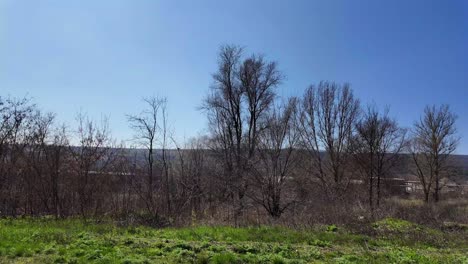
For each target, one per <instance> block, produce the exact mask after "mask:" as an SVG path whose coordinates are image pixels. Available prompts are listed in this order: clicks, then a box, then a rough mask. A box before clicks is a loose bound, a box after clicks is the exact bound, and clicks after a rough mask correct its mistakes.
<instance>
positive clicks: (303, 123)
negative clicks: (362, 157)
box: [297, 81, 359, 198]
mask: <svg viewBox="0 0 468 264" xmlns="http://www.w3.org/2000/svg"><path fill="white" fill-rule="evenodd" d="M358 114H359V100H358V99H356V98H354V95H353V91H352V90H351V89H350V88H349V85H348V84H344V85H339V84H336V83H334V82H326V81H325V82H320V83H319V85H318V86H317V87H315V86H311V87H310V88H309V89H307V90H306V92H305V94H304V98H303V100H302V105H301V113H300V115H299V119H298V120H297V126H298V129H299V132H300V135H301V145H302V147H303V148H304V149H305V150H306V152H307V156H308V159H309V160H310V165H311V166H310V167H309V168H308V170H309V173H310V174H311V175H312V176H313V177H314V178H315V179H318V181H319V183H320V185H321V186H322V189H323V190H324V191H325V193H326V194H327V195H328V197H330V198H336V197H339V196H341V195H342V194H344V192H345V191H346V189H347V187H348V184H349V178H350V175H349V174H350V173H351V172H352V170H351V169H350V168H349V167H348V165H349V163H350V160H351V159H350V158H351V154H352V150H351V148H350V146H351V144H350V143H351V139H352V136H353V132H354V124H355V122H356V120H357V117H358ZM308 164H309V163H308Z"/></svg>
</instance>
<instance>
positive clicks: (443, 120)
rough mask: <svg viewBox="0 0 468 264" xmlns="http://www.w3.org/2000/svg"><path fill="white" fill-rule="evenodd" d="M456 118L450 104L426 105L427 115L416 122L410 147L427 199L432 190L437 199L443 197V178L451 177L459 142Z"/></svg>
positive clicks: (416, 171) (425, 198)
mask: <svg viewBox="0 0 468 264" xmlns="http://www.w3.org/2000/svg"><path fill="white" fill-rule="evenodd" d="M456 119H457V117H456V115H455V114H454V113H453V112H451V111H450V108H449V106H448V105H441V106H440V107H436V106H427V107H426V108H425V109H424V115H423V116H422V117H421V119H420V120H419V121H417V122H415V124H414V127H413V131H412V136H413V138H412V140H411V146H410V151H411V154H412V158H413V161H414V165H415V170H414V172H413V173H414V174H415V175H416V176H418V178H419V181H420V182H421V185H422V187H423V191H424V200H425V201H426V202H429V194H430V193H431V192H433V194H434V201H435V202H438V201H439V199H440V194H439V192H440V189H441V186H440V181H441V179H442V177H443V176H448V169H449V160H450V155H451V154H452V153H454V152H455V150H456V148H457V146H458V143H459V141H460V138H459V137H458V136H457V130H456V126H455V121H456ZM434 185H435V186H434Z"/></svg>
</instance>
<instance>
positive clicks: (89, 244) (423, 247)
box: [0, 219, 468, 264]
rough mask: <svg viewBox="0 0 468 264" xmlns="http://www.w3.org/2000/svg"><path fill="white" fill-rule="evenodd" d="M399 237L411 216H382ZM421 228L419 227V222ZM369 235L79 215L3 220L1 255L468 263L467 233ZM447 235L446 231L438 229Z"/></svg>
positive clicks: (4, 259)
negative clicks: (152, 224) (130, 222)
mask: <svg viewBox="0 0 468 264" xmlns="http://www.w3.org/2000/svg"><path fill="white" fill-rule="evenodd" d="M374 227H375V228H378V229H379V230H381V231H379V232H382V234H384V231H382V230H383V229H389V230H392V232H393V230H397V231H398V232H400V234H403V235H402V236H401V237H404V236H405V234H406V233H404V232H405V231H406V230H408V229H411V228H414V224H412V223H409V222H401V221H400V220H398V219H386V220H382V221H379V222H377V223H375V224H374ZM421 228H424V227H421ZM387 235H388V234H386V233H385V235H379V236H377V237H369V236H365V235H360V234H353V233H351V232H348V231H346V230H345V228H343V227H336V226H327V227H317V228H315V229H303V230H294V229H288V228H283V227H248V228H233V227H207V226H200V227H191V228H166V229H152V228H148V227H118V226H116V225H113V224H104V223H101V224H97V223H85V222H82V221H80V220H73V219H72V220H58V221H55V220H52V219H2V220H0V263H129V264H130V263H467V261H468V257H467V255H466V252H467V251H466V249H467V248H468V247H466V246H467V244H466V240H460V239H459V238H457V239H458V240H454V241H457V242H456V243H452V244H451V245H450V246H447V247H443V246H439V247H432V246H428V245H427V243H419V242H414V241H411V237H408V238H406V239H394V238H392V237H391V236H387ZM437 235H438V236H439V235H440V236H442V238H443V239H445V240H451V239H452V236H451V234H448V233H447V234H444V233H440V234H439V233H437Z"/></svg>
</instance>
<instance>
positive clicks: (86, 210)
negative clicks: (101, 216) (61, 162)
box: [69, 113, 112, 218]
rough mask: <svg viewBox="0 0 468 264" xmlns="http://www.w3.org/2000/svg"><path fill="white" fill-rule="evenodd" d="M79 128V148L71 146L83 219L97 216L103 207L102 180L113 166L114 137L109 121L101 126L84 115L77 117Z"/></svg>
mask: <svg viewBox="0 0 468 264" xmlns="http://www.w3.org/2000/svg"><path fill="white" fill-rule="evenodd" d="M77 121H78V129H77V131H76V137H77V140H78V145H77V146H70V148H69V151H70V154H71V162H72V164H73V165H72V169H73V172H74V176H75V178H74V184H73V185H74V186H75V187H76V194H77V199H78V202H79V203H78V205H79V212H80V214H81V216H82V217H83V218H86V217H88V216H89V214H90V213H93V215H96V212H97V210H98V209H99V207H100V200H98V199H97V197H96V195H97V194H98V191H99V190H100V188H101V187H102V186H101V185H100V184H99V181H98V179H99V177H102V176H103V175H105V174H106V173H105V172H106V170H107V169H108V165H109V164H110V161H111V157H110V154H111V152H110V144H111V141H112V139H111V137H110V132H109V127H108V121H107V119H103V120H102V122H101V124H98V123H96V122H94V121H92V120H90V119H89V117H87V116H86V115H84V114H82V113H80V114H78V116H77Z"/></svg>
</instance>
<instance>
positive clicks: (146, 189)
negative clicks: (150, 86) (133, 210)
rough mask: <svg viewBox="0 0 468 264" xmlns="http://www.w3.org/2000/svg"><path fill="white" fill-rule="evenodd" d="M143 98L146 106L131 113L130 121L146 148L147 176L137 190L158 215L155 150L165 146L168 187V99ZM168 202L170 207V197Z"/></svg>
mask: <svg viewBox="0 0 468 264" xmlns="http://www.w3.org/2000/svg"><path fill="white" fill-rule="evenodd" d="M143 100H144V102H145V104H146V108H145V109H144V110H143V111H142V112H141V113H140V114H138V115H129V116H128V122H129V123H130V127H131V128H132V129H133V130H134V132H135V136H134V137H135V139H136V140H137V141H138V144H139V145H140V146H143V147H144V148H145V149H146V173H145V174H146V176H145V178H144V179H145V180H144V182H143V184H137V185H136V187H137V192H138V193H139V194H141V198H142V199H143V201H144V203H145V205H146V209H147V210H148V212H149V213H151V214H152V215H153V217H157V216H158V214H159V208H158V201H156V197H155V192H156V190H157V186H156V185H157V180H156V171H155V169H156V165H157V164H156V162H155V154H156V153H155V151H156V148H157V146H158V144H161V145H162V148H163V155H162V156H163V172H164V173H165V174H166V186H167V187H168V175H167V173H168V167H167V166H168V165H167V156H166V152H165V148H166V144H167V143H166V141H167V116H166V113H167V112H166V104H167V100H166V99H165V98H158V97H149V98H145V99H143ZM161 122H162V126H161V124H160V123H161ZM161 127H162V128H161ZM159 189H161V186H159ZM166 192H168V190H166ZM166 202H167V203H168V207H170V201H169V198H167V201H166ZM168 209H170V208H168Z"/></svg>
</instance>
